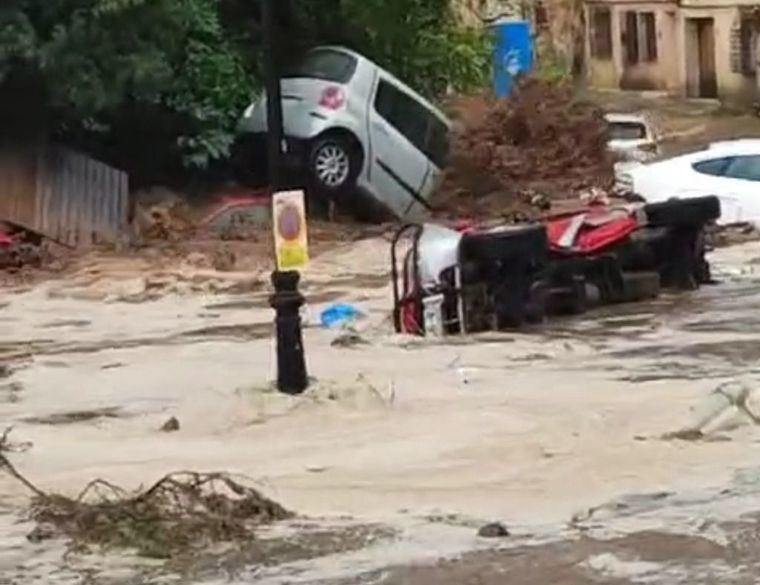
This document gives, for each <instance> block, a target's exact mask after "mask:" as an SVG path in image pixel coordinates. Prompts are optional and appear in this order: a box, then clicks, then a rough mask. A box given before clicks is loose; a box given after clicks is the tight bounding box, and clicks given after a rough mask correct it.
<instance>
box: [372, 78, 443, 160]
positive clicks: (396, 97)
mask: <svg viewBox="0 0 760 585" xmlns="http://www.w3.org/2000/svg"><path fill="white" fill-rule="evenodd" d="M375 110H376V111H377V113H378V114H380V116H382V117H383V118H384V119H385V121H386V122H388V123H389V124H390V125H391V126H393V127H394V128H395V129H396V130H398V131H399V132H400V133H401V134H402V135H403V136H404V137H405V138H406V139H407V140H409V142H411V143H412V144H413V145H414V146H415V147H416V148H417V149H418V150H420V151H421V152H422V153H424V154H425V156H427V157H428V158H429V159H430V160H431V161H432V162H433V164H435V165H436V166H438V167H439V168H443V166H445V164H446V157H447V155H448V151H449V143H448V132H449V129H448V126H446V124H444V123H443V122H442V121H441V120H439V119H438V117H437V116H435V115H434V114H433V113H432V112H429V111H428V109H427V108H426V107H425V106H423V105H422V104H421V103H419V102H418V101H417V100H416V99H415V98H413V97H412V96H410V95H409V94H407V93H405V92H404V91H402V90H400V89H399V88H397V87H395V86H394V85H392V84H390V83H388V82H387V81H384V80H382V79H381V80H380V82H379V84H378V88H377V95H376V96H375Z"/></svg>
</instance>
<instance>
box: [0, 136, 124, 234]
mask: <svg viewBox="0 0 760 585" xmlns="http://www.w3.org/2000/svg"><path fill="white" fill-rule="evenodd" d="M128 213H129V180H128V177H127V174H126V173H124V172H123V171H120V170H118V169H114V168H112V167H109V166H108V165H105V164H103V163H101V162H98V161H96V160H93V159H91V158H89V157H87V156H84V155H82V154H78V153H76V152H72V151H70V150H68V149H64V148H57V147H55V148H53V147H48V148H37V149H29V148H26V149H14V150H7V149H4V150H1V151H0V220H2V219H7V220H9V221H13V222H16V223H19V224H21V225H24V226H27V227H30V228H33V229H35V230H37V231H39V232H41V233H43V234H45V235H47V236H49V237H50V238H53V239H55V240H58V241H61V242H63V243H66V244H68V245H71V246H87V245H90V244H93V243H100V242H112V241H114V240H116V239H117V238H118V237H119V235H120V234H122V233H123V232H124V231H125V230H126V228H127V223H128Z"/></svg>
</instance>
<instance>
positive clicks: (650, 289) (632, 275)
mask: <svg viewBox="0 0 760 585" xmlns="http://www.w3.org/2000/svg"><path fill="white" fill-rule="evenodd" d="M659 295H660V275H659V273H657V272H624V273H623V299H622V300H623V302H627V303H632V302H638V301H645V300H649V299H656V298H657V297H658V296H659Z"/></svg>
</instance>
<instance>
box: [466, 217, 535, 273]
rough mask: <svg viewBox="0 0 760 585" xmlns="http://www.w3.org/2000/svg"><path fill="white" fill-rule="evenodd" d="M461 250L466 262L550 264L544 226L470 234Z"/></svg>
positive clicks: (512, 227) (527, 226)
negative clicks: (514, 261) (516, 259)
mask: <svg viewBox="0 0 760 585" xmlns="http://www.w3.org/2000/svg"><path fill="white" fill-rule="evenodd" d="M460 250H461V254H462V257H463V258H464V259H466V260H473V261H496V262H498V261H505V260H511V259H515V258H521V259H530V260H531V261H533V262H534V263H538V264H540V265H544V264H546V263H547V262H548V256H549V239H548V237H547V235H546V228H545V227H544V226H543V225H526V226H510V227H507V228H504V229H500V230H497V231H492V232H482V233H475V234H467V235H465V236H464V237H463V238H462V244H461V247H460Z"/></svg>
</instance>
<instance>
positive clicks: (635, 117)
mask: <svg viewBox="0 0 760 585" xmlns="http://www.w3.org/2000/svg"><path fill="white" fill-rule="evenodd" d="M604 118H605V119H606V120H607V121H608V122H611V123H613V124H614V123H621V124H622V123H626V122H627V123H635V124H647V123H648V122H649V120H647V117H646V116H644V115H643V114H624V113H620V112H608V113H606V114H605V115H604Z"/></svg>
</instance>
